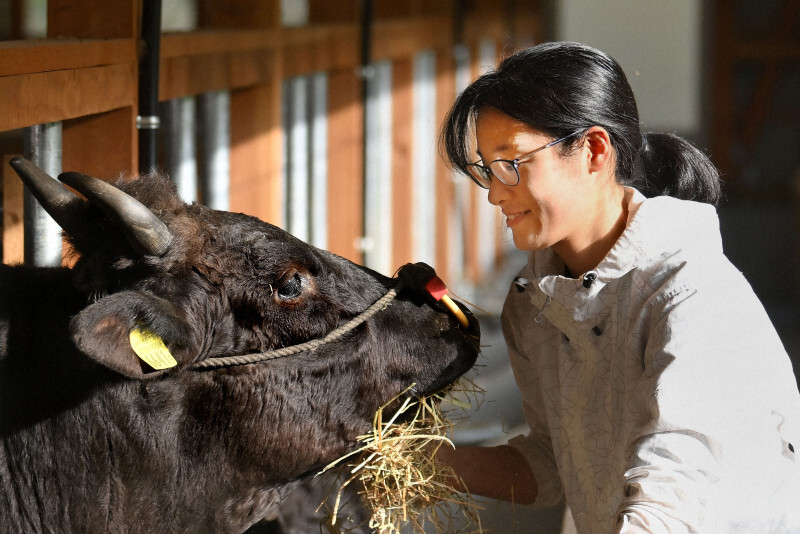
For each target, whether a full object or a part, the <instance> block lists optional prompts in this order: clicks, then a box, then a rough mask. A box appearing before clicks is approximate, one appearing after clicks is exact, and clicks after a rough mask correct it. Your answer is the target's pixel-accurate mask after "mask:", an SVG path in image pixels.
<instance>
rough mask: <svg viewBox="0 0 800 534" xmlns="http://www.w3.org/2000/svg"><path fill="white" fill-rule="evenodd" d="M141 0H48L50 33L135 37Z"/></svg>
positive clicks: (56, 35)
mask: <svg viewBox="0 0 800 534" xmlns="http://www.w3.org/2000/svg"><path fill="white" fill-rule="evenodd" d="M139 1H140V0H114V1H113V2H109V1H107V0H47V35H48V37H76V38H81V39H135V38H137V37H138V35H139Z"/></svg>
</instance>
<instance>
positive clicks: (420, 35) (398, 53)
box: [372, 17, 453, 61]
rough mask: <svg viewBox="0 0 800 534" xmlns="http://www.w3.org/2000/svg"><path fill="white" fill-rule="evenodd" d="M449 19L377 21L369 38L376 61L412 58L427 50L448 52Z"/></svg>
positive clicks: (450, 20)
mask: <svg viewBox="0 0 800 534" xmlns="http://www.w3.org/2000/svg"><path fill="white" fill-rule="evenodd" d="M452 43H453V21H452V17H438V18H424V19H399V20H386V21H380V20H379V21H376V22H375V28H374V30H373V36H372V57H373V59H374V60H375V61H381V60H385V59H402V58H407V57H411V56H413V55H414V54H416V53H418V52H422V51H423V50H427V49H445V50H449V47H450V45H451V44H452Z"/></svg>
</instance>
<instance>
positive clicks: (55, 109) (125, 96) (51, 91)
mask: <svg viewBox="0 0 800 534" xmlns="http://www.w3.org/2000/svg"><path fill="white" fill-rule="evenodd" d="M136 72H137V69H136V64H135V63H122V64H116V65H106V66H102V67H92V68H85V69H75V70H59V71H52V72H40V73H35V74H23V75H20V76H4V77H0V94H2V95H5V97H4V98H2V99H0V131H5V130H12V129H15V128H23V127H26V126H33V125H35V124H44V123H48V122H56V121H61V120H65V119H71V118H75V117H81V116H84V115H91V114H95V113H102V112H105V111H109V110H113V109H117V108H120V107H125V106H132V105H134V103H135V102H136V76H137V75H136Z"/></svg>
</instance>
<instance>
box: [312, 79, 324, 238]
mask: <svg viewBox="0 0 800 534" xmlns="http://www.w3.org/2000/svg"><path fill="white" fill-rule="evenodd" d="M309 96H310V103H309V106H310V109H309V116H310V118H311V124H310V128H311V132H310V134H311V138H310V144H311V164H310V171H311V177H310V178H311V187H310V189H311V213H310V221H309V224H310V227H311V240H310V242H311V244H312V245H314V246H315V247H319V248H325V249H326V248H328V76H327V74H325V73H322V72H321V73H318V74H314V75H312V76H311V91H309Z"/></svg>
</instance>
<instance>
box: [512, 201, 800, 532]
mask: <svg viewBox="0 0 800 534" xmlns="http://www.w3.org/2000/svg"><path fill="white" fill-rule="evenodd" d="M627 194H628V199H629V216H628V224H627V228H626V229H625V231H624V233H623V234H622V236H621V237H620V238H619V240H618V241H617V243H616V244H615V245H614V247H613V248H612V250H611V251H610V252H609V253H608V255H607V256H606V258H605V259H603V261H602V262H601V263H600V264H599V265H598V266H597V268H596V269H595V270H594V271H590V272H588V273H584V275H583V276H581V277H580V278H578V279H572V278H566V277H564V276H562V273H564V271H565V269H564V264H563V263H562V262H561V260H560V259H559V258H558V257H557V256H556V255H555V254H554V253H553V252H552V250H550V249H547V250H544V251H539V252H535V253H532V254H531V257H530V260H529V263H528V265H527V266H526V267H525V268H524V269H523V270H522V271H521V272H520V278H519V279H517V281H516V283H515V284H512V287H511V288H510V290H509V294H508V297H507V299H506V303H505V307H504V310H503V328H504V333H505V336H506V340H507V342H508V345H509V353H510V358H511V364H512V367H513V369H514V372H515V376H516V379H517V383H518V385H519V388H520V390H521V391H522V394H523V399H524V412H525V417H526V419H527V422H528V424H529V426H530V429H531V431H530V434H529V435H527V436H520V437H517V438H515V439H512V440H511V441H510V444H511V445H512V446H514V447H515V448H516V449H517V450H519V451H520V452H522V454H523V455H524V456H525V457H526V458H527V460H528V462H529V464H530V466H531V468H532V469H533V472H534V474H535V476H536V479H537V481H538V487H539V497H538V500H537V504H539V505H542V506H547V505H551V504H554V503H556V502H558V501H559V500H560V499H561V498H562V497H565V498H566V501H567V504H568V505H569V507H570V509H571V511H572V513H573V516H574V519H575V524H576V527H577V529H578V532H580V533H609V532H702V533H727V532H748V533H749V532H758V533H762V532H778V533H783V532H794V531H796V532H800V457H798V454H797V453H796V452H795V451H796V450H797V447H798V446H800V395H799V394H798V389H797V385H796V382H795V377H794V375H793V372H792V367H791V363H790V360H789V358H788V356H787V354H786V352H785V350H784V348H783V345H782V344H781V341H780V339H779V338H778V336H777V334H776V332H775V330H774V328H773V326H772V324H771V322H770V320H769V318H768V317H767V314H766V313H765V311H764V308H763V306H762V305H761V303H760V302H759V301H758V299H757V298H756V296H755V295H754V293H753V291H752V289H751V287H750V285H749V284H748V283H747V282H746V280H745V279H744V277H743V276H742V275H741V273H740V272H739V271H738V270H737V269H736V268H735V267H734V266H733V265H732V264H731V263H730V262H729V261H728V259H727V258H726V257H725V256H724V255H723V251H722V242H721V238H720V233H719V222H718V219H717V215H716V212H715V210H714V208H713V207H712V206H709V205H706V204H699V203H694V202H688V201H681V200H677V199H673V198H669V197H658V198H652V199H645V198H644V197H643V196H642V195H641V194H640V193H639V192H638V191H635V190H633V189H629V190H628V191H627ZM798 452H800V451H798ZM795 529H797V530H795Z"/></svg>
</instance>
